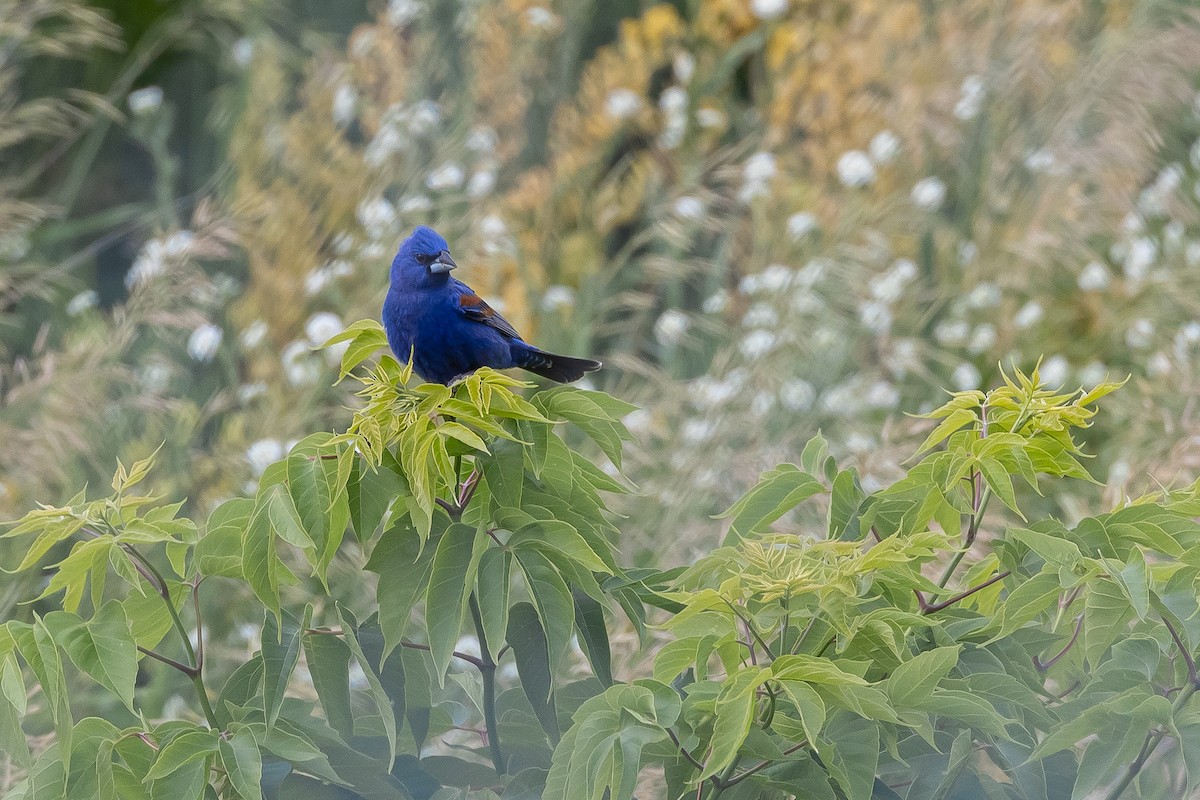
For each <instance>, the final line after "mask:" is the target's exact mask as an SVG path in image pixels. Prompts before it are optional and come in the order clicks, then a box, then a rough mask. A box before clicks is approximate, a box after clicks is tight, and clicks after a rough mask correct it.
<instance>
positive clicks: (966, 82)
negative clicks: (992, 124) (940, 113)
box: [954, 75, 985, 122]
mask: <svg viewBox="0 0 1200 800" xmlns="http://www.w3.org/2000/svg"><path fill="white" fill-rule="evenodd" d="M984 94H985V86H984V83H983V78H981V77H979V76H978V75H968V76H967V77H966V78H964V79H963V82H962V86H961V87H959V90H958V102H957V103H955V104H954V116H955V117H957V118H958V119H960V120H962V121H963V122H966V121H967V120H971V119H975V117H977V116H979V111H980V110H981V109H982V108H983V98H984Z"/></svg>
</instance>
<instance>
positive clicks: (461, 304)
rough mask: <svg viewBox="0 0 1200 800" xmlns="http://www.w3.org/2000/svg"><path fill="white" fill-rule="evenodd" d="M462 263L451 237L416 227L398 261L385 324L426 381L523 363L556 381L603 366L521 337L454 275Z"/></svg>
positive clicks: (395, 348) (396, 347)
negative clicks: (453, 252) (452, 248)
mask: <svg viewBox="0 0 1200 800" xmlns="http://www.w3.org/2000/svg"><path fill="white" fill-rule="evenodd" d="M457 266H458V265H457V264H456V263H454V259H453V258H451V256H450V249H449V246H448V245H447V244H446V240H445V239H444V238H443V237H442V236H441V234H439V233H438V232H437V231H435V230H434V229H433V228H430V227H427V226H425V225H418V226H417V227H415V228H413V231H412V233H411V234H409V236H408V237H407V238H406V239H405V240H404V241H403V242H401V243H400V248H399V250H398V251H397V252H396V257H395V258H394V259H393V260H392V268H391V285H390V287H389V288H388V293H387V298H386V299H385V300H384V301H383V328H384V331H385V332H386V333H387V340H388V344H389V345H390V346H391V348H392V352H393V353H395V355H396V358H397V359H399V360H400V361H401V362H402V363H407V362H408V361H409V360H410V359H411V361H412V368H413V371H414V372H416V373H417V375H419V376H420V377H421V379H422V380H424V381H425V382H427V383H441V384H446V385H449V384H451V383H454V382H455V381H456V380H458V379H460V378H463V377H465V376H467V375H470V374H471V373H473V372H475V371H476V370H478V369H480V368H481V367H491V368H492V369H508V368H510V367H520V368H521V369H524V370H528V371H529V372H532V373H534V374H536V375H541V376H542V377H543V378H549V379H550V380H552V381H556V382H558V383H570V382H572V381H576V380H579V379H580V378H582V377H583V376H584V375H586V374H587V373H589V372H594V371H596V370H598V369H600V366H601V364H600V362H599V361H596V360H595V359H591V358H578V357H575V356H562V355H556V354H554V353H548V352H546V351H545V350H542V349H541V348H538V347H534V346H533V345H531V344H529V343H528V342H526V341H525V340H524V339H522V338H521V335H520V334H519V333H517V331H516V329H515V328H513V326H512V325H510V324H509V322H508V320H506V319H504V317H502V316H500V314H498V313H497V312H496V310H495V309H493V308H492V307H491V306H489V305H488V304H487V303H485V302H484V301H483V299H482V298H480V296H479V295H477V294H476V293H475V292H474V290H472V289H471V287H469V286H467V285H466V284H465V283H463V282H462V281H460V280H458V279H457V278H455V277H453V276H452V275H451V274H450V271H451V270H453V269H455V268H456V267H457Z"/></svg>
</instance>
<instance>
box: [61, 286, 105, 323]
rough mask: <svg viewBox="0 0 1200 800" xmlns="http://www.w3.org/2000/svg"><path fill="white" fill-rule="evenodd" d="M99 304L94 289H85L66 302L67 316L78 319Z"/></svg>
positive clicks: (98, 298) (98, 297)
mask: <svg viewBox="0 0 1200 800" xmlns="http://www.w3.org/2000/svg"><path fill="white" fill-rule="evenodd" d="M99 302H100V295H98V294H96V290H95V289H87V290H84V291H82V292H80V293H79V294H77V295H75V296H74V297H72V298H71V299H70V301H68V302H67V314H69V315H70V316H72V317H78V316H79V315H80V314H82V313H83V312H85V311H87V310H88V309H89V308H95V307H96V306H97V304H99Z"/></svg>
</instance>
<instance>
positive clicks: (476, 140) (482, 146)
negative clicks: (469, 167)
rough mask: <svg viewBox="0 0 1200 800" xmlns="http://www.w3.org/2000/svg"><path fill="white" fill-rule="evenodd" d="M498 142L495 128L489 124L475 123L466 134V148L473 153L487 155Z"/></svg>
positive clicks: (498, 138)
mask: <svg viewBox="0 0 1200 800" xmlns="http://www.w3.org/2000/svg"><path fill="white" fill-rule="evenodd" d="M499 143H500V136H499V135H498V134H497V133H496V129H495V128H493V127H491V126H489V125H476V126H474V127H473V128H471V132H470V133H468V134H467V149H468V150H470V151H471V152H473V153H480V154H482V155H487V154H490V153H492V152H494V151H495V149H496V145H497V144H499Z"/></svg>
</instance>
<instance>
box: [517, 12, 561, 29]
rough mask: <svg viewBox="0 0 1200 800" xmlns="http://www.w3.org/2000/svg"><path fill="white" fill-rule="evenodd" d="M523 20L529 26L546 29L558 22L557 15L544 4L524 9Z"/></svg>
mask: <svg viewBox="0 0 1200 800" xmlns="http://www.w3.org/2000/svg"><path fill="white" fill-rule="evenodd" d="M525 22H526V23H528V24H529V27H531V28H536V29H538V30H541V31H548V30H550V29H551V28H553V27H554V26H555V25H557V24H558V15H557V14H555V13H554V12H553V11H551V10H550V9H548V8H546V7H545V6H534V7H533V8H529V9H526V10H525Z"/></svg>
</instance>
